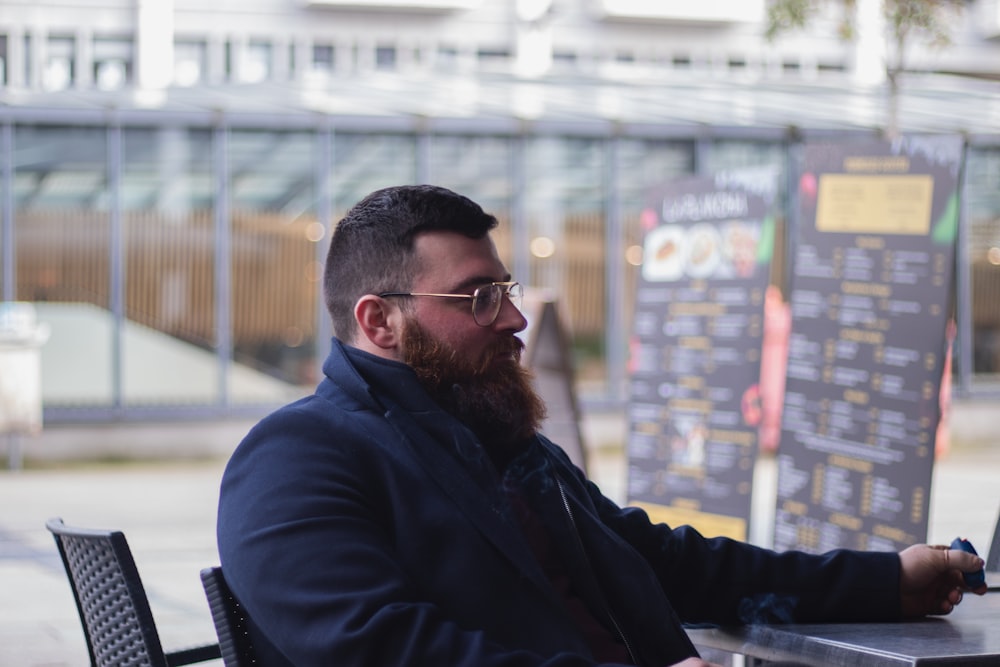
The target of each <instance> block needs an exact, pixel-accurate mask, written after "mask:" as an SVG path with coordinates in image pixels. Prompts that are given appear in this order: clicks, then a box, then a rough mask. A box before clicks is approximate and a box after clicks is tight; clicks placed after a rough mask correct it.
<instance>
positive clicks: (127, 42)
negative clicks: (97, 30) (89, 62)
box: [93, 37, 135, 90]
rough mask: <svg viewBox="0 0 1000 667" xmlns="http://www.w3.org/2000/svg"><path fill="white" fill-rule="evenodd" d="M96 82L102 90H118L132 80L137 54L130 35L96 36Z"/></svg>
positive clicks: (94, 56) (94, 57)
mask: <svg viewBox="0 0 1000 667" xmlns="http://www.w3.org/2000/svg"><path fill="white" fill-rule="evenodd" d="M93 46H94V55H93V59H94V61H93V62H94V82H95V84H96V85H97V87H98V88H100V89H101V90H118V89H119V88H123V87H124V86H125V85H126V84H129V83H131V82H132V77H133V67H134V64H133V63H134V60H135V55H134V53H133V44H132V39H131V38H129V37H95V38H94V45H93Z"/></svg>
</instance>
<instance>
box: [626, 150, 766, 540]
mask: <svg viewBox="0 0 1000 667" xmlns="http://www.w3.org/2000/svg"><path fill="white" fill-rule="evenodd" d="M776 183H777V179H776V176H775V172H774V170H771V169H767V170H748V171H743V172H738V173H737V172H731V173H720V174H717V175H716V176H715V177H712V178H705V177H696V178H688V179H684V180H681V181H677V182H675V183H671V184H670V185H668V186H666V187H664V188H663V189H661V190H659V191H658V192H656V193H654V194H653V196H652V197H651V200H652V203H651V205H650V206H649V208H648V209H646V210H645V211H644V212H643V216H642V220H643V226H644V228H645V230H646V234H645V238H644V241H643V262H642V270H641V275H640V278H639V283H638V289H637V293H636V305H635V323H634V328H633V335H632V340H631V348H632V349H631V360H630V376H629V378H630V402H629V442H628V455H629V473H628V497H629V503H630V504H633V505H637V506H640V507H643V508H644V509H645V510H646V511H647V512H648V513H649V514H650V517H651V518H652V519H653V520H654V521H662V522H665V523H668V524H672V525H677V524H688V525H692V526H694V527H695V528H697V529H698V530H699V531H701V532H702V533H704V534H706V535H712V536H716V535H724V536H727V537H733V538H735V539H739V540H745V539H746V538H747V535H748V533H749V525H750V497H751V490H752V489H751V487H752V482H753V468H754V461H755V459H756V455H757V425H758V424H759V422H760V418H761V409H760V388H759V377H760V353H761V337H762V334H763V318H764V293H765V290H766V289H767V285H768V280H769V273H770V271H769V267H770V260H771V254H772V252H773V247H774V219H773V217H771V216H770V212H771V202H772V201H773V199H774V193H775V189H776Z"/></svg>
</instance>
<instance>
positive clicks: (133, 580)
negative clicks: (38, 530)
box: [45, 518, 222, 667]
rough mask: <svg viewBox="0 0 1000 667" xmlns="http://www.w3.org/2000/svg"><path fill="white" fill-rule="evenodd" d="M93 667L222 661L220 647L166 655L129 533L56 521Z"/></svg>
mask: <svg viewBox="0 0 1000 667" xmlns="http://www.w3.org/2000/svg"><path fill="white" fill-rule="evenodd" d="M45 527H46V528H48V530H49V532H51V533H52V535H53V537H54V538H55V540H56V546H57V547H58V548H59V555H60V556H61V557H62V562H63V566H64V567H65V568H66V575H67V576H68V577H69V583H70V587H71V588H72V589H73V597H74V598H75V600H76V608H77V611H79V612H80V621H81V622H82V624H83V634H84V637H85V638H86V640H87V651H88V652H89V653H90V664H91V665H92V667H132V666H133V665H134V666H135V667H139V666H140V665H141V666H144V667H174V666H175V665H190V664H193V663H197V662H205V661H207V660H214V659H217V658H219V657H221V655H222V653H221V651H220V650H219V645H218V644H208V645H204V646H196V647H193V648H188V649H183V650H179V651H172V652H170V653H166V652H164V650H163V646H162V645H161V644H160V635H159V633H158V632H157V630H156V623H155V622H154V621H153V612H152V610H151V609H150V607H149V599H148V598H147V597H146V590H145V588H143V585H142V580H141V579H140V578H139V571H138V570H137V569H136V566H135V560H133V558H132V552H131V550H130V549H129V546H128V543H127V542H126V541H125V534H124V533H122V532H121V531H117V530H92V529H86V528H71V527H69V526H66V525H65V524H64V523H63V521H62V519H59V518H55V519H50V520H49V521H47V522H46V523H45Z"/></svg>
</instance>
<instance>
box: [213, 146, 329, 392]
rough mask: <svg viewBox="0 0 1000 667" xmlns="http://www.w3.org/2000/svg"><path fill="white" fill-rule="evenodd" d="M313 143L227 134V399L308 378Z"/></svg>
mask: <svg viewBox="0 0 1000 667" xmlns="http://www.w3.org/2000/svg"><path fill="white" fill-rule="evenodd" d="M315 146H316V139H315V135H314V134H312V133H309V132H280V131H274V132H271V131H254V130H240V131H233V132H232V133H231V134H230V138H229V163H230V173H231V178H232V180H231V183H230V192H231V200H232V218H231V221H230V224H231V230H232V235H233V238H232V280H231V284H232V299H233V305H232V325H233V352H234V356H235V358H234V362H235V363H234V364H233V367H232V370H233V375H232V377H231V383H230V384H231V386H230V390H231V394H232V399H233V401H234V402H236V403H254V402H258V403H259V402H265V401H266V402H273V401H275V400H280V401H282V402H283V401H285V400H287V399H289V398H291V397H294V396H299V395H302V394H303V393H305V392H306V391H311V390H312V389H313V388H314V386H315V384H316V380H317V376H316V371H317V369H318V367H319V364H318V360H317V359H316V356H317V340H316V323H317V321H318V316H319V314H318V312H317V304H318V303H319V290H320V288H321V283H320V280H321V278H322V273H323V272H322V263H321V262H320V261H319V258H318V256H317V252H318V250H317V244H318V243H319V242H320V241H322V240H323V238H324V236H325V233H326V230H325V228H324V226H323V225H322V223H320V222H319V220H318V219H317V215H316V187H315V181H316V160H317V155H316V149H315ZM323 343H324V348H325V343H326V341H323Z"/></svg>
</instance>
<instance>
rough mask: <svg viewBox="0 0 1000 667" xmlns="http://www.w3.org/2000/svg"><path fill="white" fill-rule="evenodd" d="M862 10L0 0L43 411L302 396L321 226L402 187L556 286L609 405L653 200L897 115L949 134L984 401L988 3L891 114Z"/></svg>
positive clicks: (999, 193)
mask: <svg viewBox="0 0 1000 667" xmlns="http://www.w3.org/2000/svg"><path fill="white" fill-rule="evenodd" d="M858 5H859V7H860V8H861V10H862V11H861V13H860V16H861V22H860V23H859V25H858V26H857V27H858V39H857V40H855V41H853V42H845V41H842V40H840V39H839V38H838V37H837V36H836V33H837V30H836V28H837V24H838V22H839V20H840V16H839V15H838V14H837V12H836V11H834V10H830V11H829V12H828V13H826V14H823V15H822V16H820V17H819V18H818V19H817V20H816V21H815V22H814V23H813V24H812V25H811V26H810V28H809V30H808V31H806V32H803V33H788V34H786V35H784V36H782V37H781V38H780V39H778V40H775V41H773V42H768V41H767V40H765V39H764V38H763V30H764V13H765V2H764V0H702V1H701V2H697V3H691V2H682V1H680V0H650V1H642V0H513V1H509V2H498V1H494V0H294V1H293V0H242V1H241V2H230V1H228V0H219V1H217V2H213V3H205V2H195V1H193V0H134V1H128V0H126V1H119V0H95V1H90V2H81V1H80V0H62V1H61V2H58V3H55V2H50V1H48V0H40V1H39V2H34V3H28V2H0V79H2V81H0V83H2V88H0V103H2V106H0V258H2V271H0V297H2V299H3V300H7V301H10V300H20V301H31V302H34V303H35V304H36V307H37V309H38V312H39V318H40V319H42V320H43V321H45V322H47V323H48V324H49V325H50V326H51V332H52V333H51V338H50V340H49V341H48V343H47V344H46V348H45V350H44V354H43V371H42V372H43V377H42V391H43V398H44V402H45V403H44V405H45V416H46V421H48V422H59V421H64V422H65V421H75V420H89V421H103V420H121V419H126V420H127V419H138V418H147V417H150V416H157V417H161V418H162V417H164V416H167V417H170V416H175V415H176V416H179V417H180V416H198V415H203V416H204V415H208V416H219V415H229V414H243V413H247V412H253V411H260V410H261V409H263V408H265V407H266V406H271V405H274V404H276V403H279V402H282V401H284V400H286V399H287V398H289V397H291V396H296V395H300V394H302V393H304V392H306V391H308V390H309V389H310V388H311V386H312V384H313V383H314V381H315V380H316V376H317V373H318V364H319V361H320V360H321V359H322V358H323V357H324V355H325V350H326V348H327V345H328V340H329V336H330V331H329V325H328V323H327V318H326V315H325V313H324V310H323V306H322V302H321V296H320V293H319V292H320V290H319V279H320V275H321V270H322V259H323V256H324V250H325V239H326V238H327V236H328V234H329V230H330V229H331V227H332V226H333V225H334V224H335V223H336V220H337V219H339V216H340V215H341V214H342V213H343V212H344V210H346V208H347V207H349V206H350V205H351V204H353V203H354V202H355V201H357V200H358V199H359V198H360V197H362V196H363V195H364V194H366V193H368V192H369V191H371V190H373V189H375V188H378V187H382V186H385V185H390V184H399V183H412V182H433V183H438V184H441V185H445V186H448V187H451V188H454V189H457V190H459V191H461V192H463V193H465V194H467V195H469V196H471V197H472V198H473V199H476V200H477V201H479V202H480V203H482V204H483V205H484V206H485V207H487V208H488V209H489V210H491V211H492V212H494V213H495V214H497V216H498V217H499V218H501V220H502V221H503V223H504V224H503V226H502V229H501V232H500V235H499V237H498V243H499V246H500V248H501V252H502V253H503V255H504V258H505V260H506V261H507V263H508V265H509V266H510V267H511V269H512V272H513V273H514V275H515V276H516V277H517V278H518V279H519V280H521V281H522V282H524V283H525V284H529V285H532V286H537V287H542V288H546V289H549V290H552V291H553V292H554V293H556V294H558V295H559V300H560V308H561V309H562V312H563V314H564V316H565V317H566V320H567V324H568V327H569V329H570V331H571V333H572V335H573V339H574V351H575V358H576V360H577V371H578V375H579V379H580V381H581V395H582V398H583V400H584V401H585V402H588V401H589V402H591V403H592V404H598V403H600V404H609V405H615V404H618V403H621V402H622V401H623V400H624V398H625V397H624V392H625V390H624V385H625V383H624V380H625V377H624V374H625V361H626V356H627V336H628V330H629V328H630V326H631V320H630V318H631V291H632V284H633V281H634V276H635V271H636V264H637V263H638V257H637V253H636V246H637V244H638V243H639V242H640V230H639V223H638V218H639V212H640V211H641V209H642V207H643V205H644V204H645V203H646V201H645V197H646V193H647V192H648V191H649V190H650V188H652V187H654V186H656V185H658V184H661V183H663V182H664V181H667V180H669V179H671V178H672V177H675V176H679V175H683V174H689V173H696V172H710V171H713V170H716V169H722V168H736V167H743V166H756V165H775V166H776V167H778V168H779V169H780V170H781V171H782V173H783V174H784V175H785V176H786V178H789V179H790V178H792V172H793V169H794V161H795V158H796V156H797V153H798V148H799V147H800V146H801V144H802V142H804V141H809V140H813V139H842V140H850V139H864V138H872V137H878V136H881V135H882V133H883V132H884V131H885V130H887V128H889V127H891V126H893V125H896V124H898V127H899V129H900V130H901V131H902V132H908V133H924V132H933V133H938V132H944V133H961V134H962V135H964V136H965V137H966V141H967V146H968V152H967V156H968V157H967V168H966V173H965V175H964V178H965V186H964V195H965V197H964V208H963V213H962V230H963V232H962V236H961V244H962V245H961V248H960V253H959V256H960V264H959V274H960V275H959V279H958V280H957V285H958V292H957V298H956V304H957V317H958V322H959V336H958V339H957V340H958V345H957V348H956V353H955V372H956V376H955V377H956V382H955V387H956V389H957V390H959V391H961V392H965V393H967V394H977V393H979V394H982V393H984V392H990V391H996V388H997V387H1000V383H998V382H997V380H998V378H1000V81H998V80H1000V2H998V1H997V0H972V1H969V2H966V3H965V5H964V11H963V12H962V13H961V14H959V15H956V18H955V20H954V24H953V25H952V26H951V32H952V39H953V44H952V45H951V46H949V47H947V48H943V49H933V48H931V47H929V46H926V45H923V44H917V43H915V44H913V45H912V48H911V49H910V50H909V51H908V52H907V54H906V61H905V62H906V71H905V72H904V73H902V74H901V75H900V77H899V82H900V92H899V96H898V99H897V101H896V102H895V103H892V102H891V100H890V96H889V94H888V84H887V82H886V79H885V66H884V63H885V58H886V56H887V55H888V54H887V53H886V47H885V44H886V42H885V39H884V26H882V25H880V18H879V17H880V15H879V13H878V11H877V3H873V2H872V0H860V1H859V3H858ZM871 8H874V9H875V11H871ZM894 109H895V111H894ZM793 224H794V221H791V222H789V223H787V224H786V225H785V227H784V229H785V232H786V234H790V233H791V229H790V227H791V226H792V225H793ZM779 245H781V244H779ZM781 247H783V246H781ZM780 249H781V248H779V251H780ZM778 255H779V256H780V252H779V253H778ZM786 274H787V271H786V267H785V266H784V264H783V263H782V262H781V261H778V262H777V263H776V264H775V267H774V275H773V283H774V284H775V285H776V286H777V287H778V288H781V289H784V288H785V287H786V285H785V281H786V279H787V275H786Z"/></svg>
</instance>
